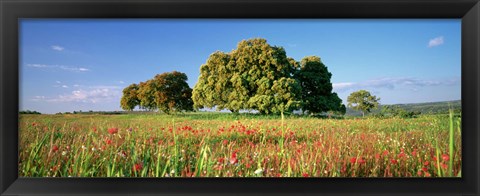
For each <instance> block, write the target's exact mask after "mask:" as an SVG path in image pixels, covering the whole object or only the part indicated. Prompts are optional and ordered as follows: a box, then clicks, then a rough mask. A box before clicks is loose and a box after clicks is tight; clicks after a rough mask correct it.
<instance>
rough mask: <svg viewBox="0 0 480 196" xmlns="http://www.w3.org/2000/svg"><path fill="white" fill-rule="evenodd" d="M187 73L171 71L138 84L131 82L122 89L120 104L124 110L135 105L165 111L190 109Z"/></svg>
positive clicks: (190, 101)
mask: <svg viewBox="0 0 480 196" xmlns="http://www.w3.org/2000/svg"><path fill="white" fill-rule="evenodd" d="M187 80H188V78H187V75H186V74H184V73H181V72H177V71H173V72H167V73H162V74H158V75H156V76H155V77H154V78H153V79H151V80H147V81H146V82H140V84H138V85H137V84H131V85H130V86H128V87H126V88H125V89H123V96H122V99H121V101H120V105H121V107H122V109H124V110H130V111H131V110H133V109H134V108H135V107H136V106H139V107H140V108H142V109H147V110H150V111H152V110H157V109H158V110H161V111H163V112H165V113H171V112H177V111H192V110H193V101H192V99H191V97H192V89H191V88H190V87H189V86H188V84H187Z"/></svg>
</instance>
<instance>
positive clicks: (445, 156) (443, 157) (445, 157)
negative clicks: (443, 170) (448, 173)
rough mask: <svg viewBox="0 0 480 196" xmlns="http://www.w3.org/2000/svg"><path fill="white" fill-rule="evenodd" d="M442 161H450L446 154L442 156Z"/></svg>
mask: <svg viewBox="0 0 480 196" xmlns="http://www.w3.org/2000/svg"><path fill="white" fill-rule="evenodd" d="M442 159H443V161H448V160H450V156H448V154H443V155H442Z"/></svg>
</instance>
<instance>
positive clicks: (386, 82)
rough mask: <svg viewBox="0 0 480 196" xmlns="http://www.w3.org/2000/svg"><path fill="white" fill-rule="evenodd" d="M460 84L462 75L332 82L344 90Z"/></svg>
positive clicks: (414, 87)
mask: <svg viewBox="0 0 480 196" xmlns="http://www.w3.org/2000/svg"><path fill="white" fill-rule="evenodd" d="M456 84H460V77H456V78H451V79H446V80H445V79H444V80H423V79H418V78H411V77H398V78H380V79H374V80H367V81H362V82H342V83H334V84H332V86H333V89H334V91H336V92H344V91H347V90H358V89H365V88H374V89H378V88H387V89H390V90H392V89H394V88H395V87H396V86H402V85H403V86H410V87H412V89H415V90H414V91H416V90H418V88H417V87H424V86H441V85H456Z"/></svg>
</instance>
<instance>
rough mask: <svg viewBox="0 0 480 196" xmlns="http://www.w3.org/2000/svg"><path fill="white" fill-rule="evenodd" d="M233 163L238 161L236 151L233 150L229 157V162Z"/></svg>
mask: <svg viewBox="0 0 480 196" xmlns="http://www.w3.org/2000/svg"><path fill="white" fill-rule="evenodd" d="M235 163H238V159H237V153H236V152H234V153H233V154H232V157H230V164H232V165H233V164H235Z"/></svg>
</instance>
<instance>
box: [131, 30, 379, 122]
mask: <svg viewBox="0 0 480 196" xmlns="http://www.w3.org/2000/svg"><path fill="white" fill-rule="evenodd" d="M331 77H332V74H331V73H330V72H329V71H328V69H327V67H326V66H325V64H323V63H322V61H321V60H320V58H319V57H317V56H308V57H305V58H303V59H302V60H301V61H296V60H294V59H293V58H289V57H287V55H286V52H285V50H284V48H282V47H277V46H271V45H269V44H268V43H267V40H265V39H261V38H255V39H249V40H243V41H241V42H239V43H238V45H237V48H236V49H234V50H232V51H231V52H229V53H225V52H221V51H217V52H214V53H213V54H211V55H210V56H209V58H208V59H207V62H206V63H205V64H203V65H201V67H200V76H199V78H198V82H197V83H196V85H195V87H194V88H193V90H192V89H191V88H190V87H189V86H188V84H187V82H186V81H187V79H188V78H187V76H186V74H184V73H180V72H177V71H174V72H171V73H163V74H159V75H156V76H155V77H154V78H153V79H150V80H147V81H145V82H140V83H139V84H131V85H129V86H128V87H126V88H125V89H124V90H123V96H122V99H121V107H122V109H124V110H133V109H134V108H135V107H137V106H138V107H140V108H141V109H146V110H157V109H158V110H161V111H163V112H165V113H171V112H175V111H191V110H194V109H201V108H216V109H217V110H223V109H227V110H230V111H232V112H235V113H237V112H239V111H240V110H256V111H258V112H260V113H262V114H269V113H283V112H291V111H293V110H297V109H301V110H302V112H304V113H309V114H318V113H323V112H335V113H339V114H342V115H343V114H345V111H346V108H345V105H344V104H342V100H341V99H340V98H339V97H338V95H337V94H336V93H334V92H332V89H333V88H332V83H331V81H330V80H331ZM349 102H350V100H349ZM354 105H355V106H354ZM354 105H352V107H357V105H358V104H354ZM358 107H363V106H361V104H360V105H358ZM370 107H371V106H367V108H370ZM362 110H363V109H362Z"/></svg>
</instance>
